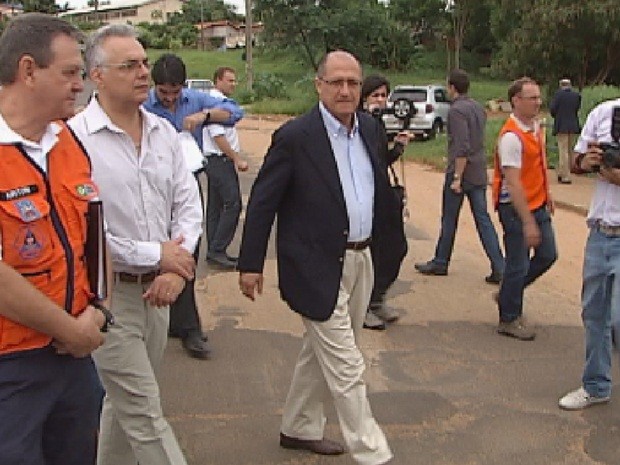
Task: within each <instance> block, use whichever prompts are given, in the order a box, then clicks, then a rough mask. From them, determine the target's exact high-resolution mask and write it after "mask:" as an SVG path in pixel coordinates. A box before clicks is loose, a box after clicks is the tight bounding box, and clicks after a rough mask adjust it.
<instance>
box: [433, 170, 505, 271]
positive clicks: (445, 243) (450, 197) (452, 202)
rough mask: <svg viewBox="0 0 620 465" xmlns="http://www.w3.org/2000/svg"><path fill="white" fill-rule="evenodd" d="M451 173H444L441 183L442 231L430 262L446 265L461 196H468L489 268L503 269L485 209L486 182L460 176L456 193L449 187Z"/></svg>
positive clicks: (502, 260)
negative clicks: (461, 179) (474, 182)
mask: <svg viewBox="0 0 620 465" xmlns="http://www.w3.org/2000/svg"><path fill="white" fill-rule="evenodd" d="M453 176H454V173H446V179H445V181H444V185H443V199H442V206H441V232H440V233H439V239H438V240H437V247H436V248H435V258H433V262H434V263H436V264H438V265H441V266H445V267H446V268H447V267H448V264H449V263H450V257H451V256H452V249H453V248H454V238H455V236H456V229H457V227H458V222H459V215H460V213H461V207H462V206H463V199H464V197H465V196H467V199H468V200H469V207H470V208H471V213H472V215H473V217H474V221H475V223H476V230H477V231H478V237H479V238H480V242H481V243H482V247H483V248H484V252H485V253H486V254H487V257H488V258H489V261H490V262H491V270H492V271H493V272H497V273H503V271H504V257H503V256H502V251H501V250H500V248H499V241H498V240H497V233H496V232H495V227H494V226H493V223H491V218H489V213H488V211H487V195H486V192H487V188H486V185H482V186H476V185H474V184H472V183H470V182H467V181H465V180H463V182H462V183H461V187H462V191H463V192H462V193H460V194H457V193H455V192H454V191H453V190H452V189H450V184H451V183H452V179H453Z"/></svg>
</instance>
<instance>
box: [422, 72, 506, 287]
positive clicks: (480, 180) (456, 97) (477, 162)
mask: <svg viewBox="0 0 620 465" xmlns="http://www.w3.org/2000/svg"><path fill="white" fill-rule="evenodd" d="M468 90H469V76H468V75H467V73H466V72H465V71H463V70H460V69H455V70H453V71H452V72H451V73H450V76H449V78H448V93H449V94H450V97H451V98H452V105H451V106H450V111H449V112H448V167H447V168H446V179H445V182H444V188H443V202H442V208H441V231H440V233H439V239H438V240H437V247H436V248H435V257H433V259H432V260H430V261H428V262H426V263H416V264H415V268H416V270H418V271H419V272H420V273H422V274H428V275H446V274H448V265H449V264H450V257H451V256H452V249H453V247H454V239H455V236H456V229H457V227H458V221H459V214H460V213H461V207H462V206H463V199H464V198H465V196H467V199H468V200H469V206H470V208H471V212H472V214H473V216H474V221H475V222H476V230H477V231H478V237H479V238H480V242H481V243H482V247H483V248H484V251H485V253H486V255H487V257H488V258H489V261H490V262H491V274H490V275H489V276H487V277H486V278H485V280H486V282H488V283H489V284H499V282H500V281H501V279H502V275H503V273H504V257H503V256H502V251H501V249H500V248H499V241H498V239H497V233H496V232H495V227H494V226H493V223H492V222H491V218H490V217H489V213H488V211H487V182H488V179H487V157H486V151H485V148H484V126H485V124H486V115H485V113H484V108H482V106H481V105H480V104H479V103H478V102H476V101H475V100H473V99H471V98H469V97H468V96H467V91H468Z"/></svg>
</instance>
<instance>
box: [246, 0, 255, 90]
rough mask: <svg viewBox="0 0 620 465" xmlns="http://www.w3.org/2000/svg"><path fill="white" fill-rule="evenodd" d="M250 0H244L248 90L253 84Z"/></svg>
mask: <svg viewBox="0 0 620 465" xmlns="http://www.w3.org/2000/svg"><path fill="white" fill-rule="evenodd" d="M252 37H253V34H252V0H245V75H246V86H247V89H248V90H249V91H251V90H252V87H253V86H254V65H253V64H252Z"/></svg>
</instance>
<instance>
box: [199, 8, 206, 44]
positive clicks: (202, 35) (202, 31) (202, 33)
mask: <svg viewBox="0 0 620 465" xmlns="http://www.w3.org/2000/svg"><path fill="white" fill-rule="evenodd" d="M204 3H205V1H204V0H200V50H202V51H203V52H204V50H205V16H204V11H203V10H204Z"/></svg>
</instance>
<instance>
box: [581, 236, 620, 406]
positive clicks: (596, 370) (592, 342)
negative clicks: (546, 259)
mask: <svg viewBox="0 0 620 465" xmlns="http://www.w3.org/2000/svg"><path fill="white" fill-rule="evenodd" d="M581 305H582V307H583V312H582V314H581V317H582V319H583V325H584V327H585V330H586V364H585V367H584V370H583V377H582V382H583V387H584V389H585V390H586V391H588V393H589V394H590V395H592V396H596V397H606V396H609V395H610V393H611V373H610V372H611V346H612V337H611V334H612V331H611V329H612V327H613V328H614V333H615V335H616V338H618V336H620V332H618V330H619V329H620V321H619V320H620V311H619V310H620V308H619V306H620V237H617V236H616V237H612V236H606V235H605V234H603V233H601V232H598V231H596V230H592V231H590V235H589V237H588V241H587V242H586V250H585V257H584V262H583V289H582V293H581ZM617 343H618V340H617V339H616V344H617Z"/></svg>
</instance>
